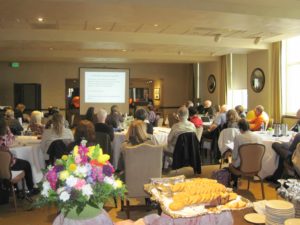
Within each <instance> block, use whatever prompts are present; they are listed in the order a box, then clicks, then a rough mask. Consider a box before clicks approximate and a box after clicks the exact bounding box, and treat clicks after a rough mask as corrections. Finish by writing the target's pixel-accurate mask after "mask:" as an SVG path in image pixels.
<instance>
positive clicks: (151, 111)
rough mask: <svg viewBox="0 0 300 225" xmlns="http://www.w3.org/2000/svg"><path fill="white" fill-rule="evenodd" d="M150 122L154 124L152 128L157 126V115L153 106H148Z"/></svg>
mask: <svg viewBox="0 0 300 225" xmlns="http://www.w3.org/2000/svg"><path fill="white" fill-rule="evenodd" d="M148 110H149V112H148V120H149V123H150V124H152V126H155V123H156V120H157V118H156V113H155V112H154V107H153V105H148Z"/></svg>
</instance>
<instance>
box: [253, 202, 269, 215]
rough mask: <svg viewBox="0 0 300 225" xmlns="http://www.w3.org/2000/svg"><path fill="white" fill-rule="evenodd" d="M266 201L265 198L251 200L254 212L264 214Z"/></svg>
mask: <svg viewBox="0 0 300 225" xmlns="http://www.w3.org/2000/svg"><path fill="white" fill-rule="evenodd" d="M266 203H267V200H262V201H257V202H253V208H254V210H255V212H257V213H258V214H261V215H266Z"/></svg>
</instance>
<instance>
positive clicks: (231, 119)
mask: <svg viewBox="0 0 300 225" xmlns="http://www.w3.org/2000/svg"><path fill="white" fill-rule="evenodd" d="M239 119H240V117H239V116H238V114H237V112H236V111H235V110H233V109H230V110H228V112H227V113H226V123H225V124H224V126H223V128H222V129H225V128H238V121H239Z"/></svg>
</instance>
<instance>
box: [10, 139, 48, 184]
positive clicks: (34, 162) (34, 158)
mask: <svg viewBox="0 0 300 225" xmlns="http://www.w3.org/2000/svg"><path fill="white" fill-rule="evenodd" d="M40 143H41V140H39V139H37V137H35V136H17V137H16V139H15V141H14V143H13V145H12V146H10V148H9V149H10V151H11V152H12V154H13V155H14V156H15V157H16V158H19V159H24V160H27V161H28V162H29V163H30V165H31V169H32V176H33V182H34V183H38V182H40V181H41V180H42V178H43V173H42V169H44V168H45V161H44V158H43V154H42V151H41V146H40Z"/></svg>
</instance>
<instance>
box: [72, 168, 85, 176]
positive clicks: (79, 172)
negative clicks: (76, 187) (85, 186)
mask: <svg viewBox="0 0 300 225" xmlns="http://www.w3.org/2000/svg"><path fill="white" fill-rule="evenodd" d="M87 172H88V170H87V168H86V167H85V166H77V168H76V170H75V171H74V174H75V175H76V176H78V177H86V176H87Z"/></svg>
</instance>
